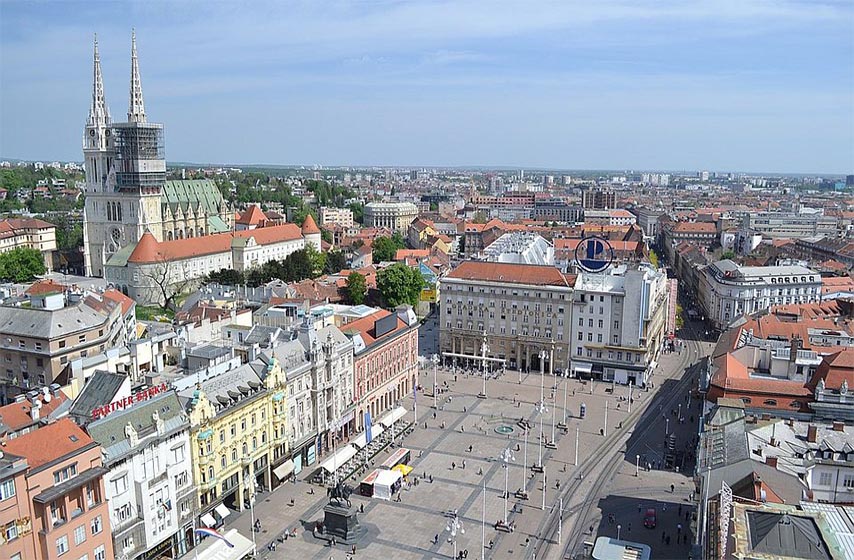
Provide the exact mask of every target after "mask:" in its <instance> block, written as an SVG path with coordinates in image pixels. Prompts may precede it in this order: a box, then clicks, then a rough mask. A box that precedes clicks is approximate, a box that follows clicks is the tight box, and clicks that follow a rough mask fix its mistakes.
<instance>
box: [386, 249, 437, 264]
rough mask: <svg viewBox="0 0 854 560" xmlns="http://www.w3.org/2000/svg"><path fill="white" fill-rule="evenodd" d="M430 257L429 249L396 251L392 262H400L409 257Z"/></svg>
mask: <svg viewBox="0 0 854 560" xmlns="http://www.w3.org/2000/svg"><path fill="white" fill-rule="evenodd" d="M429 256H430V249H398V250H397V251H396V252H395V253H394V260H396V261H402V260H404V259H407V258H409V257H412V258H415V259H423V258H427V257H429Z"/></svg>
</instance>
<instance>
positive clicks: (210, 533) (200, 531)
mask: <svg viewBox="0 0 854 560" xmlns="http://www.w3.org/2000/svg"><path fill="white" fill-rule="evenodd" d="M196 534H197V535H204V536H206V537H214V538H215V539H220V540H221V541H222V542H224V543H225V544H227V545H228V548H234V545H233V544H231V543H230V542H228V539H227V538H225V536H224V535H223V534H222V533H220V532H219V531H215V530H214V529H209V528H207V527H198V528H197V529H196Z"/></svg>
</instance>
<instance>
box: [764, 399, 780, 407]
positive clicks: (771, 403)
mask: <svg viewBox="0 0 854 560" xmlns="http://www.w3.org/2000/svg"><path fill="white" fill-rule="evenodd" d="M762 404H764V405H766V406H777V401H775V400H774V399H765V401H763V403H762Z"/></svg>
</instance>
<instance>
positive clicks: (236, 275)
mask: <svg viewBox="0 0 854 560" xmlns="http://www.w3.org/2000/svg"><path fill="white" fill-rule="evenodd" d="M206 281H207V282H211V283H216V284H222V285H223V286H239V285H241V284H243V283H244V282H245V281H246V278H245V277H244V276H243V273H242V272H240V271H237V270H234V269H233V268H223V269H221V270H219V271H217V272H211V273H209V274H208V276H207V279H206Z"/></svg>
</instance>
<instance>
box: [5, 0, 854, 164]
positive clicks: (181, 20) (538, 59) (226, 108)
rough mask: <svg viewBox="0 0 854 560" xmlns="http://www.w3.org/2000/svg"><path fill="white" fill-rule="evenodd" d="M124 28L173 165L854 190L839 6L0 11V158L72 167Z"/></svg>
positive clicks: (118, 84)
mask: <svg viewBox="0 0 854 560" xmlns="http://www.w3.org/2000/svg"><path fill="white" fill-rule="evenodd" d="M132 27H136V30H137V42H138V48H139V57H140V67H141V72H142V84H143V91H144V93H145V101H146V110H147V113H148V116H149V119H150V120H153V121H155V122H163V123H165V125H166V150H167V157H168V159H169V160H171V161H193V162H223V163H224V162H232V163H271V164H306V165H310V164H323V165H402V166H404V165H405V166H409V165H425V166H434V165H435V166H443V165H486V166H488V165H502V166H526V167H543V168H562V169H672V170H679V169H686V170H692V169H709V170H738V171H769V172H775V171H776V172H794V173H854V31H852V29H854V2H852V1H851V0H840V1H821V0H808V1H803V2H783V1H780V2H776V1H754V0H710V1H689V0H681V1H671V0H652V1H644V0H637V1H623V2H618V1H611V0H595V1H590V0H587V1H578V2H576V1H572V0H564V1H559V2H533V1H530V2H523V3H513V2H501V1H498V0H452V1H447V2H442V1H435V2H398V1H369V2H356V1H351V2H338V1H336V2H320V1H307V2H298V3H294V2H286V3H284V2H271V3H264V2H210V1H206V2H192V1H190V0H182V1H176V2H169V1H165V0H152V1H148V2H118V1H112V2H106V1H102V2H96V1H91V2H82V3H75V2H71V1H68V2H65V1H64V2H30V1H27V2H21V1H17V0H6V1H2V2H0V156H2V157H7V158H11V157H14V158H26V159H48V160H50V159H61V160H72V159H73V160H79V159H81V158H82V155H81V150H80V146H81V138H82V127H83V124H84V121H85V119H86V115H87V111H88V107H89V103H90V98H91V76H92V68H91V64H92V35H93V33H95V32H97V33H98V38H99V43H100V48H101V59H102V65H103V71H104V77H105V89H106V96H107V102H108V104H109V107H110V110H111V113H112V115H113V117H114V119H116V120H122V119H124V116H125V113H126V111H127V104H128V86H129V76H130V32H131V28H132Z"/></svg>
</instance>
